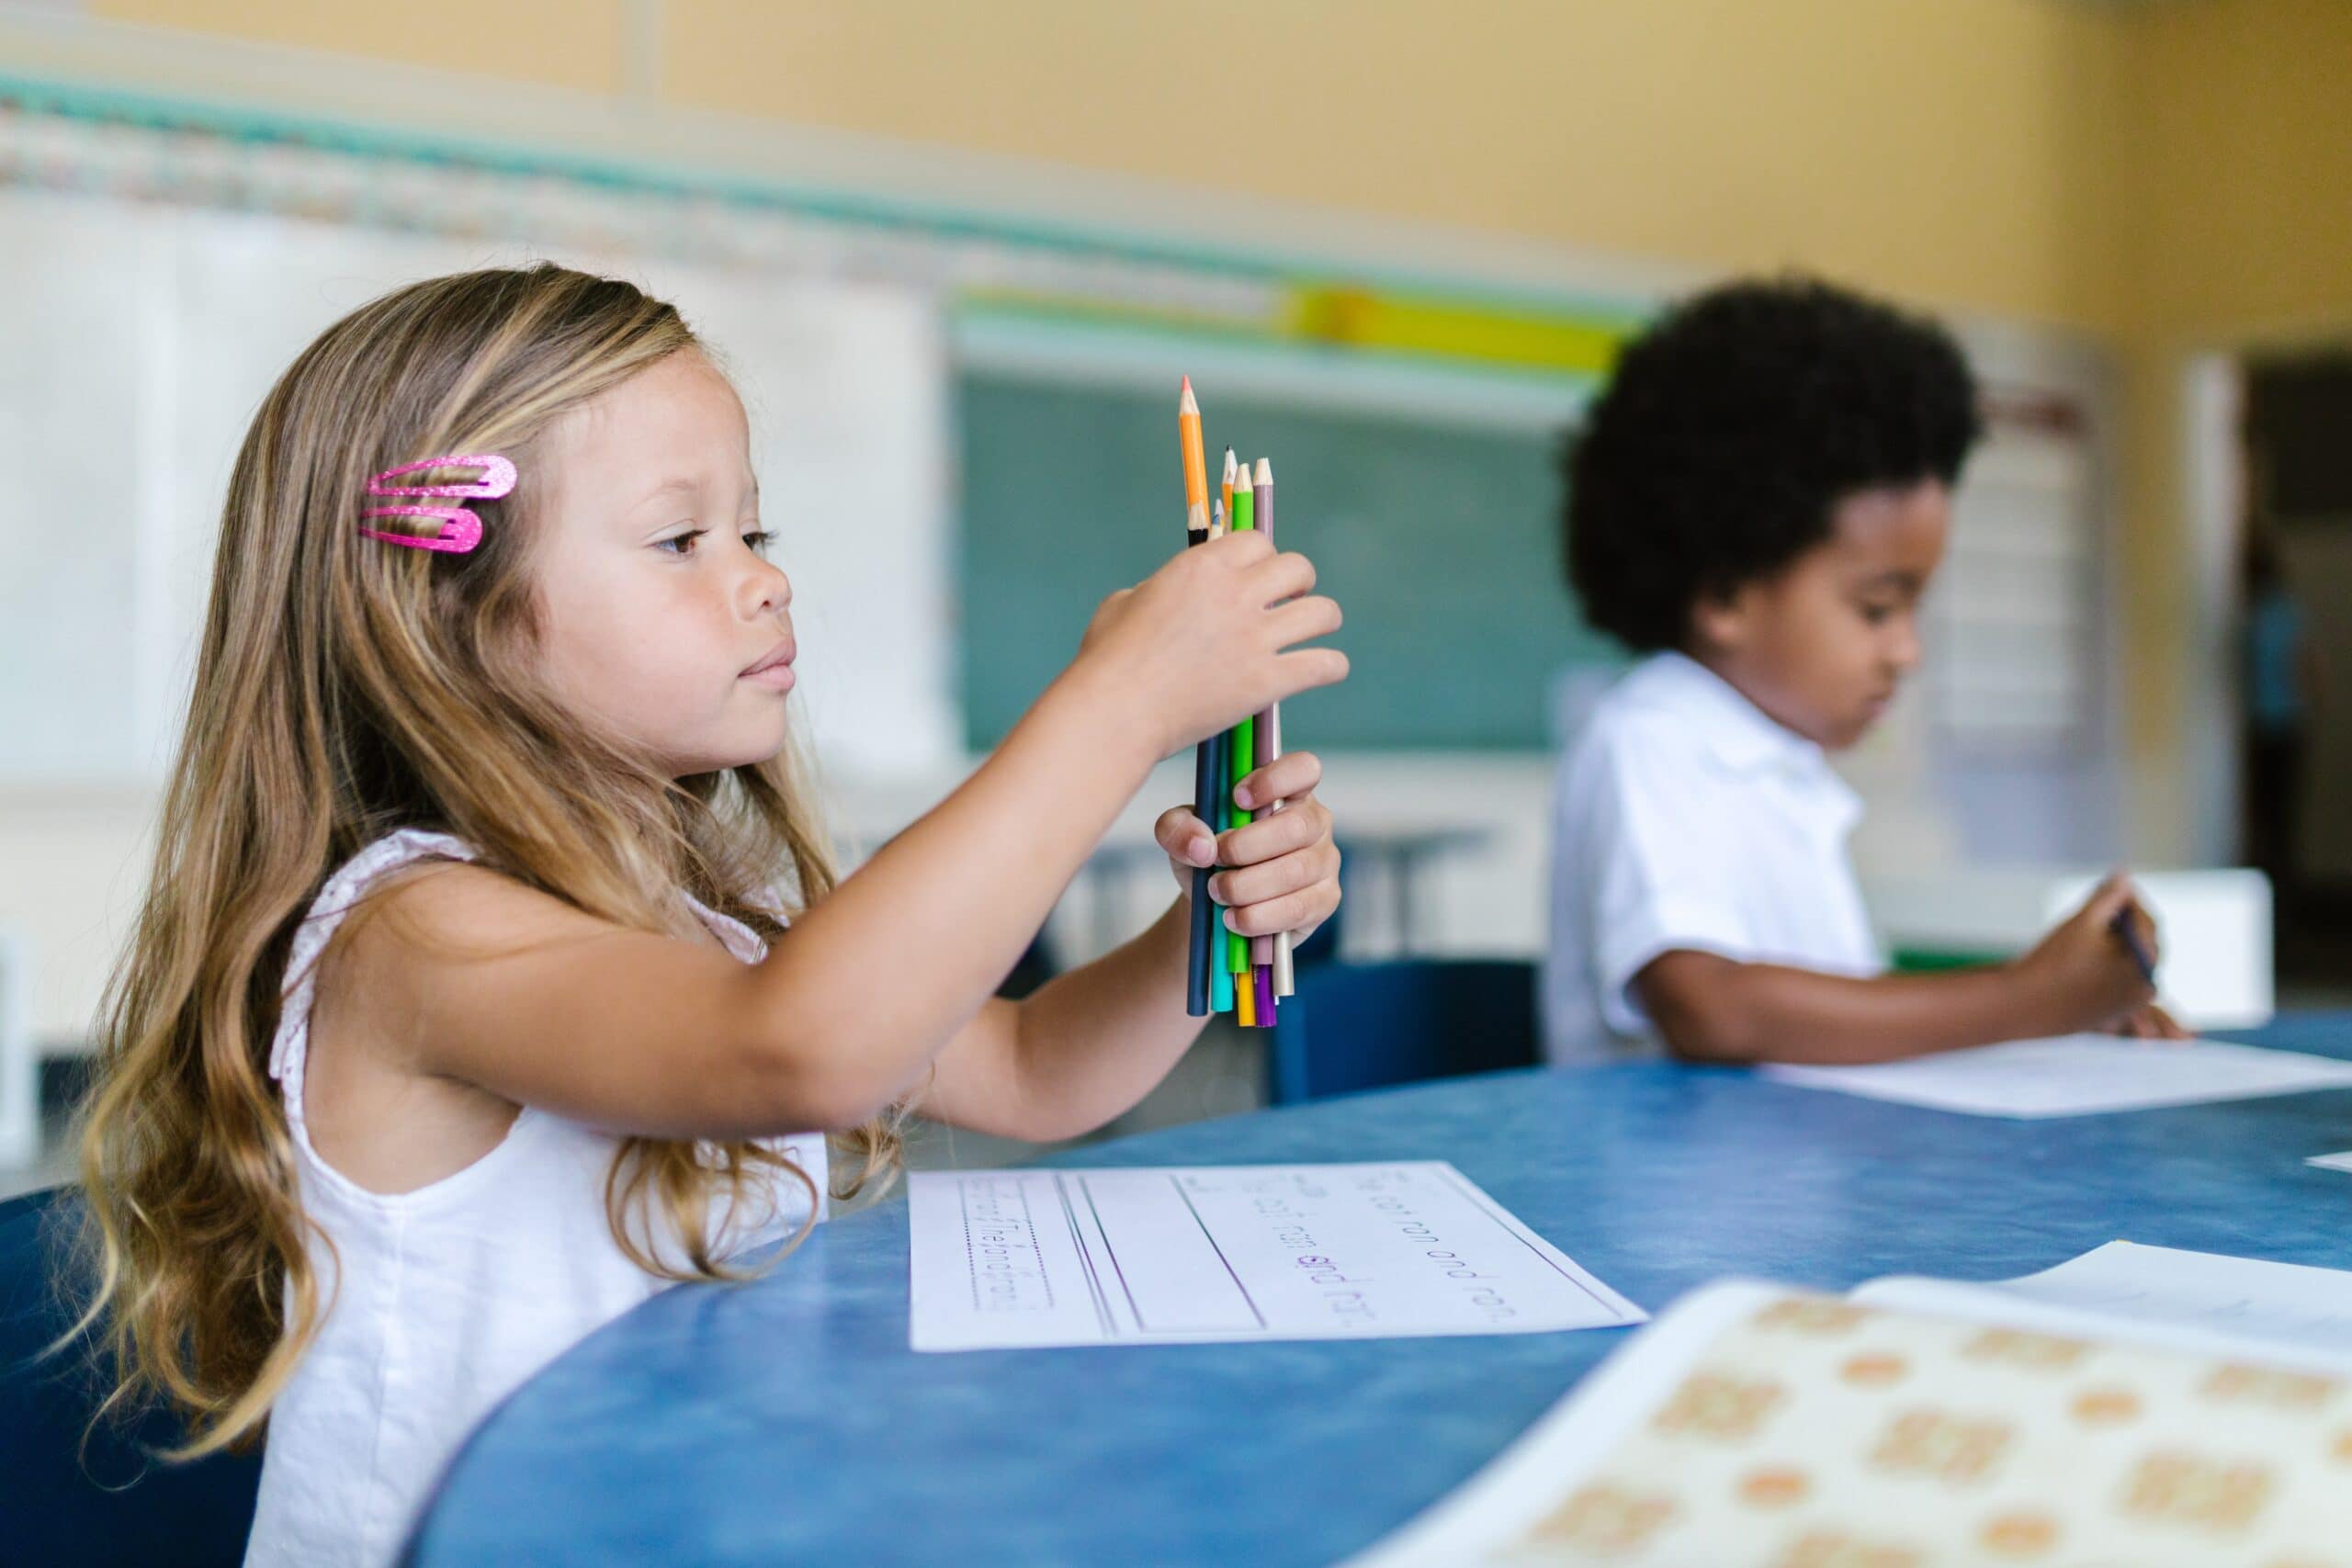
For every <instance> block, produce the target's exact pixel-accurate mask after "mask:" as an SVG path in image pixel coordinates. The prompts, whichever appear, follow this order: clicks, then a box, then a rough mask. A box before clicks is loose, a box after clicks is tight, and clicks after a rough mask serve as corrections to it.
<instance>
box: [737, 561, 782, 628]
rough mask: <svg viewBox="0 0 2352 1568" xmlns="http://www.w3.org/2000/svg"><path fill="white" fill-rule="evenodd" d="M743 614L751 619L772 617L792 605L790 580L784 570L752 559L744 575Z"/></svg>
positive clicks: (766, 562)
mask: <svg viewBox="0 0 2352 1568" xmlns="http://www.w3.org/2000/svg"><path fill="white" fill-rule="evenodd" d="M741 592H742V597H743V613H744V615H746V616H748V617H750V618H752V619H757V618H758V617H760V616H762V615H776V614H778V613H779V612H781V611H783V610H786V609H787V608H789V607H790V606H791V604H792V579H790V578H788V577H786V576H785V574H784V568H782V567H780V566H777V565H776V564H775V562H773V561H765V560H759V559H757V558H754V559H753V561H752V566H751V570H748V571H747V572H745V573H744V576H743V586H742V590H741Z"/></svg>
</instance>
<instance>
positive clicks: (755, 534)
mask: <svg viewBox="0 0 2352 1568" xmlns="http://www.w3.org/2000/svg"><path fill="white" fill-rule="evenodd" d="M743 542H744V543H745V544H747V545H749V546H751V547H752V549H753V550H754V551H756V552H757V553H759V554H761V555H765V554H767V553H768V546H769V545H771V544H773V543H774V542H775V535H774V534H771V533H769V532H768V531H767V530H766V529H765V528H754V529H752V531H751V532H750V533H748V534H746V535H744V536H743Z"/></svg>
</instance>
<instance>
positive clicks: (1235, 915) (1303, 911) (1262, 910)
mask: <svg viewBox="0 0 2352 1568" xmlns="http://www.w3.org/2000/svg"><path fill="white" fill-rule="evenodd" d="M1339 907H1340V885H1339V883H1338V882H1337V881H1335V880H1333V879H1330V878H1328V877H1327V878H1325V879H1323V880H1322V881H1319V882H1317V883H1315V884H1314V885H1313V886H1309V887H1306V888H1303V889H1301V890H1300V891H1298V892H1295V893H1285V894H1283V896H1282V897H1278V898H1268V899H1264V900H1262V901H1261V902H1259V903H1255V904H1245V905H1243V906H1242V907H1241V908H1236V909H1227V911H1226V912H1225V929H1226V930H1227V931H1235V932H1238V934H1240V935H1242V936H1248V937H1259V936H1272V935H1273V934H1274V933H1275V932H1277V931H1311V930H1313V929H1314V928H1315V927H1317V926H1319V925H1321V924H1322V923H1323V922H1324V921H1325V920H1327V919H1330V917H1331V911H1332V910H1334V909H1336V908H1339Z"/></svg>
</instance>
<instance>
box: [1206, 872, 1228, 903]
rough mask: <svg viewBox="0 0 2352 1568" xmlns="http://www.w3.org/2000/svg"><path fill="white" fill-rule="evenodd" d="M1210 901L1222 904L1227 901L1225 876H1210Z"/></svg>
mask: <svg viewBox="0 0 2352 1568" xmlns="http://www.w3.org/2000/svg"><path fill="white" fill-rule="evenodd" d="M1209 902H1210V903H1212V904H1222V903H1224V902H1225V878H1224V877H1222V876H1212V877H1210V878H1209Z"/></svg>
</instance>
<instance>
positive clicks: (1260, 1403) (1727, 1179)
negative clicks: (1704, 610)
mask: <svg viewBox="0 0 2352 1568" xmlns="http://www.w3.org/2000/svg"><path fill="white" fill-rule="evenodd" d="M2241 1038H2246V1039H2251V1040H2254V1041H2256V1043H2262V1044H2271V1045H2279V1046H2284V1047H2289V1048H2291V1049H2298V1050H2309V1051H2319V1052H2324V1053H2325V1054H2327V1055H2344V1056H2352V1017H2346V1016H2343V1015H2335V1016H2330V1015H2303V1016H2300V1017H2290V1018H2286V1019H2282V1020H2281V1021H2279V1022H2278V1023H2277V1024H2275V1025H2273V1026H2272V1027H2271V1028H2269V1029H2267V1030H2264V1031H2261V1032H2258V1033H2256V1034H2252V1035H2246V1036H2241ZM2345 1148H2352V1090H2340V1091H2328V1092H2323V1093H2314V1094H2302V1095H2293V1096H2288V1097H2283V1098H2278V1099H2272V1100H2242V1101H2235V1102H2232V1103H2228V1104H2222V1105H2206V1106H2195V1107H2188V1108H2183V1109H2178V1110H2170V1111H2141V1112H2136V1113H2131V1114H2123V1115H2111V1116H2095V1117H2084V1118H2075V1119H2069V1120H2063V1121H2051V1122H2004V1121H1991V1120H1983V1119H1978V1118H1972V1117H1963V1116H1955V1115H1950V1114H1946V1113H1944V1112H1940V1111H1925V1110H1919V1109H1916V1108H1910V1107H1904V1106H1896V1105H1889V1104H1883V1103H1879V1102H1875V1101H1870V1100H1857V1099H1853V1098H1851V1097H1849V1096H1845V1095H1838V1094H1830V1093H1824V1092H1820V1091H1816V1090H1808V1089H1794V1088H1790V1087H1787V1086H1784V1085H1781V1084H1776V1083H1770V1082H1767V1081H1764V1080H1762V1079H1759V1078H1757V1077H1753V1076H1752V1075H1749V1074H1747V1073H1743V1072H1737V1071H1731V1070H1721V1069H1698V1068H1689V1067H1679V1066H1668V1065H1664V1064H1642V1065H1633V1066H1610V1067H1601V1068H1596V1069H1589V1070H1584V1071H1575V1072H1560V1071H1545V1070H1542V1069H1536V1070H1532V1071H1525V1072H1514V1073H1506V1074H1498V1075H1492V1076H1488V1077H1477V1078H1459V1079H1453V1080H1449V1081H1446V1082H1442V1083H1438V1084H1432V1085H1424V1086H1420V1087H1417V1088H1413V1089H1399V1090H1392V1091H1388V1092H1385V1093H1379V1094H1372V1095H1363V1096H1359V1097H1355V1098H1352V1099H1345V1100H1326V1101H1322V1102H1319V1103H1316V1104H1312V1105H1306V1106H1301V1107H1297V1108H1295V1109H1290V1110H1283V1111H1261V1112H1257V1113H1255V1114H1251V1115H1246V1116H1236V1117H1230V1118H1227V1119H1225V1120H1222V1121H1216V1122H1198V1123H1194V1124H1193V1125H1190V1126H1185V1127H1180V1128H1175V1129H1171V1130H1170V1131H1166V1132H1161V1133H1156V1134H1149V1135H1147V1136H1143V1137H1137V1138H1132V1139H1128V1140H1125V1141H1123V1142H1119V1143H1115V1144H1108V1145H1098V1146H1095V1147H1092V1148H1088V1149H1085V1150H1083V1151H1082V1152H1081V1153H1080V1154H1079V1155H1077V1156H1071V1157H1069V1158H1067V1159H1065V1160H1063V1161H1061V1162H1060V1163H1064V1164H1071V1165H1088V1166H1097V1165H1100V1166H1113V1165H1216V1164H1248V1163H1261V1162H1292V1161H1309V1160H1388V1159H1430V1158H1442V1159H1450V1160H1452V1161H1453V1163H1454V1164H1455V1165H1456V1166H1458V1167H1460V1168H1462V1170H1463V1171H1464V1172H1465V1173H1466V1174H1467V1175H1468V1176H1469V1177H1470V1178H1471V1179H1473V1180H1475V1181H1476V1182H1477V1183H1478V1184H1479V1185H1480V1186H1482V1187H1484V1188H1485V1189H1486V1190H1487V1191H1488V1192H1490V1193H1492V1194H1493V1195H1494V1196H1495V1198H1496V1199H1497V1200H1498V1201H1500V1202H1501V1203H1503V1204H1504V1205H1505V1206H1506V1207H1507V1208H1509V1209H1510V1210H1511V1211H1512V1212H1513V1213H1516V1214H1518V1215H1519V1216H1520V1217H1521V1219H1523V1220H1525V1221H1526V1222H1527V1223H1528V1224H1530V1225H1532V1227H1534V1229H1535V1230H1537V1231H1538V1232H1540V1233H1541V1234H1542V1235H1544V1236H1546V1237H1548V1238H1549V1239H1550V1240H1551V1241H1553V1242H1554V1243H1555V1244H1556V1245H1557V1246H1558V1247H1561V1248H1562V1250H1564V1251H1566V1253H1567V1254H1568V1255H1569V1256H1571V1257H1573V1258H1576V1259H1577V1261H1578V1262H1580V1263H1582V1264H1584V1265H1585V1266H1586V1267H1587V1268H1589V1269H1592V1270H1593V1271H1594V1272H1595V1273H1596V1274H1598V1275H1599V1276H1600V1278H1601V1279H1603V1280H1607V1281H1608V1282H1609V1283H1610V1284H1611V1285H1613V1286H1615V1287H1616V1288H1617V1289H1618V1290H1620V1291H1622V1292H1624V1293H1625V1294H1626V1295H1627V1296H1629V1297H1631V1298H1632V1299H1633V1300H1634V1301H1635V1302H1637V1303H1640V1304H1641V1305H1643V1306H1645V1307H1646V1308H1648V1309H1650V1310H1652V1311H1656V1310H1657V1309H1659V1308H1661V1307H1663V1306H1665V1305H1666V1304H1667V1303H1668V1302H1670V1301H1672V1300H1673V1299H1674V1298H1675V1297H1676V1296H1678V1295H1680V1294H1681V1293H1682V1292H1686V1291H1688V1290H1691V1288H1693V1287H1695V1286H1697V1285H1700V1284H1702V1283H1704V1282H1705V1281H1707V1280H1713V1279H1718V1278H1721V1277H1723V1276H1724V1275H1727V1274H1744V1275H1749V1276H1758V1277H1763V1278H1768V1279H1772V1280H1782V1281H1787V1282H1791V1283H1796V1284H1804V1285H1811V1286H1816V1287H1820V1288H1823V1289H1827V1290H1843V1289H1846V1288H1848V1287H1849V1286H1852V1285H1855V1284H1858V1283H1860V1281H1862V1280H1867V1279H1871V1278H1872V1277H1874V1276H1876V1275H1880V1274H1886V1273H1894V1272H1904V1273H1931V1274H1938V1275H1942V1276H1945V1277H1948V1278H1954V1279H1983V1280H1991V1279H2001V1278H2006V1277H2009V1276H2012V1275H2017V1274H2022V1273H2027V1272H2030V1271H2031V1270H2033V1269H2043V1268H2047V1267H2049V1266H2051V1265H2052V1264H2054V1263H2058V1262H2060V1261H2063V1260H2064V1259H2065V1258H2071V1257H2074V1256H2075V1254H2077V1253H2080V1252H2084V1251H2086V1250H2088V1249H2089V1248H2091V1247H2097V1246H2099V1245H2100V1244H2102V1243H2104V1242H2108V1241H2111V1240H2114V1239H2116V1238H2117V1237H2120V1236H2128V1237H2130V1238H2131V1239H2132V1240H2135V1241H2142V1242H2149V1243H2154V1244H2159V1245H2164V1246H2170V1247H2193V1248H2197V1249H2199V1250H2203V1251H2210V1252H2229V1253H2237V1254H2241V1255H2245V1256H2248V1257H2255V1258H2275V1259H2278V1260H2281V1261H2285V1262H2293V1263H2312V1264H2321V1265H2325V1266H2329V1267H2335V1268H2346V1267H2352V1177H2346V1176H2345V1175H2343V1174H2341V1173H2338V1172H2333V1171H2326V1170H2320V1169H2314V1168H2310V1167H2307V1166H2305V1165H2303V1164H2302V1160H2303V1158H2304V1156H2309V1155H2315V1154H2324V1153H2331V1152H2334V1151H2335V1150H2339V1149H2345ZM1626 1332H1627V1331H1625V1330H1586V1331H1581V1332H1576V1333H1566V1334H1544V1335H1524V1336H1515V1337H1493V1338H1460V1339H1388V1340H1370V1341H1352V1342H1337V1343H1311V1344H1282V1345H1215V1346H1178V1347H1148V1348H1100V1349H1060V1350H1024V1351H1007V1352H973V1353H965V1354H958V1355H923V1356H918V1355H916V1354H914V1353H913V1352H912V1351H910V1350H909V1349H908V1348H907V1229H906V1212H905V1209H904V1206H903V1203H901V1202H896V1201H894V1202H891V1203H889V1204H887V1205H885V1206H882V1207H880V1208H877V1209H874V1210H869V1211H867V1212H865V1213H858V1214H854V1215H851V1216H848V1217H847V1218H844V1219H842V1220H838V1221H835V1222H832V1223H831V1224H826V1225H823V1226H820V1228H819V1231H818V1233H817V1234H816V1235H814V1236H812V1237H811V1238H810V1240H809V1243H808V1244H807V1245H806V1246H805V1247H803V1248H802V1249H801V1250H800V1251H799V1252H798V1253H797V1254H796V1255H795V1256H793V1257H792V1258H788V1259H787V1260H786V1261H785V1262H784V1263H783V1264H782V1265H781V1267H779V1268H778V1269H776V1270H775V1272H774V1273H772V1274H769V1275H767V1276H765V1277H763V1278H762V1279H760V1280H757V1281H756V1282H754V1283H752V1284H750V1285H746V1286H740V1287H725V1286H691V1287H683V1288H680V1289H678V1290H674V1291H671V1292H666V1293H665V1294H663V1295H662V1296H659V1297H656V1298H655V1299H654V1300H652V1301H650V1302H649V1303H646V1304H645V1305H644V1306H643V1307H640V1308H639V1309H638V1310H637V1311H635V1312H633V1313H630V1314H628V1316H626V1317H624V1318H622V1319H621V1320H619V1321H618V1322H616V1323H614V1324H612V1325H609V1326H607V1327H606V1328H605V1329H604V1330H602V1331H601V1332H599V1333H597V1334H595V1335H594V1336H593V1337H590V1338H589V1339H587V1340H586V1341H584V1342H583V1343H582V1344H581V1345H580V1346H578V1347H577V1348H574V1349H573V1350H572V1351H571V1352H570V1353H569V1354H567V1355H566V1356H564V1357H563V1358H561V1359H560V1360H558V1361H557V1362H556V1363H555V1364H554V1365H553V1366H552V1367H550V1368H549V1369H548V1371H546V1372H544V1373H542V1374H541V1375H540V1376H539V1377H538V1378H537V1380H535V1381H534V1382H531V1383H530V1384H529V1385H527V1386H526V1388H525V1389H523V1390H522V1391H521V1393H518V1394H517V1395H516V1396H515V1398H514V1399H513V1400H512V1401H510V1402H509V1403H508V1404H506V1405H505V1406H503V1408H502V1409H500V1410H499V1411H498V1412H497V1413H496V1414H495V1415H493V1416H492V1417H491V1419H490V1420H489V1421H488V1422H487V1423H486V1424H485V1425H484V1427H482V1429H481V1432H480V1433H478V1434H477V1435H476V1437H475V1438H474V1439H473V1441H472V1442H471V1443H470V1444H469V1446H468V1448H467V1449H466V1450H465V1451H464V1453H463V1454H462V1455H461V1456H460V1457H459V1459H458V1462H457V1463H456V1465H455V1466H454V1467H453V1469H452V1471H451V1472H450V1475H449V1477H448V1479H447V1482H446V1483H445V1485H444V1488H443V1490H442V1493H441V1495H440V1496H439V1498H438V1499H437V1501H436V1503H435V1506H434V1507H433V1509H432V1511H431V1512H430V1513H429V1514H428V1516H427V1517H426V1519H425V1522H424V1525H423V1527H422V1529H420V1531H419V1533H418V1536H417V1538H416V1540H414V1541H413V1543H412V1551H413V1561H414V1562H417V1563H419V1564H422V1565H426V1568H438V1565H442V1564H456V1563H510V1562H526V1561H527V1562H533V1563H558V1562H564V1563H574V1562H577V1563H587V1562H595V1563H623V1562H626V1563H639V1562H663V1563H737V1562H741V1563H752V1562H757V1563H760V1564H763V1565H771V1564H775V1563H778V1562H854V1563H859V1564H888V1563H901V1562H903V1563H934V1562H946V1561H978V1562H1000V1561H1003V1562H1037V1563H1054V1562H1070V1563H1103V1562H1152V1563H1193V1562H1197V1563H1217V1564H1227V1563H1234V1562H1250V1563H1253V1564H1255V1563H1265V1564H1286V1563H1300V1564H1307V1563H1326V1562H1331V1561H1332V1560H1334V1559H1335V1558H1339V1557H1342V1556H1345V1555H1347V1554H1348V1553H1350V1552H1352V1551H1359V1550H1361V1549H1362V1548H1363V1547H1366V1546H1368V1545H1370V1544H1371V1543H1373V1542H1374V1540H1378V1539H1379V1538H1380V1537H1381V1536H1382V1535H1384V1534H1385V1533H1386V1532H1387V1531H1389V1530H1391V1529H1395V1528H1396V1527H1397V1526H1398V1525H1400V1524H1402V1523H1404V1522H1405V1521H1406V1520H1407V1519H1408V1518H1410V1517H1412V1516H1413V1515H1415V1514H1416V1513H1418V1512H1419V1511H1420V1510H1421V1509H1422V1508H1423V1507H1425V1506H1428V1505H1429V1504H1430V1503H1432V1502H1434V1501H1435V1500H1437V1499H1438V1498H1439V1497H1440V1496H1442V1495H1444V1494H1445V1493H1446V1492H1447V1491H1449V1490H1451V1489H1452V1488H1453V1487H1454V1486H1456V1485H1458V1484H1459V1483H1461V1482H1463V1481H1464V1479H1466V1478H1467V1477H1468V1476H1469V1475H1470V1474H1471V1473H1472V1472H1475V1471H1476V1470H1477V1469H1478V1468H1479V1467H1480V1466H1481V1465H1482V1464H1484V1463H1485V1462H1486V1461H1487V1460H1489V1459H1490V1458H1492V1457H1493V1456H1494V1455H1495V1453H1496V1452H1497V1451H1498V1450H1500V1449H1501V1448H1502V1447H1503V1446H1504V1445H1505V1444H1507V1443H1509V1442H1510V1440H1511V1439H1512V1438H1515V1437H1516V1436H1518V1435H1519V1433H1520V1432H1521V1430H1522V1429H1523V1428H1524V1427H1526V1426H1527V1425H1528V1423H1530V1422H1531V1421H1532V1420H1533V1419H1534V1418H1535V1417H1536V1416H1538V1415H1540V1414H1541V1413H1542V1412H1543V1411H1544V1408H1545V1407H1547V1406H1548V1405H1550V1404H1552V1402H1553V1401H1555V1400H1556V1399H1557V1398H1558V1397H1559V1396H1560V1395H1561V1393H1564V1392H1565V1391H1566V1389H1567V1388H1568V1387H1569V1386H1570V1385H1571V1384H1573V1383H1574V1382H1576V1381H1577V1379H1578V1378H1580V1377H1582V1376H1583V1375H1584V1374H1585V1373H1586V1372H1587V1371H1589V1370H1590V1369H1591V1368H1592V1367H1593V1366H1594V1365H1595V1364H1596V1363H1597V1362H1598V1361H1599V1360H1600V1359H1601V1358H1602V1357H1604V1356H1606V1355H1607V1354H1608V1353H1609V1352H1610V1351H1611V1349H1613V1348H1615V1347H1616V1346H1617V1345H1618V1344H1620V1343H1621V1342H1622V1341H1623V1336H1624V1334H1625V1333H1626Z"/></svg>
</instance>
